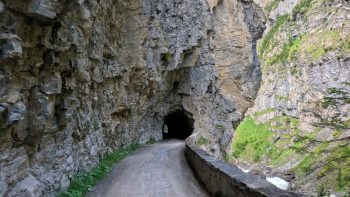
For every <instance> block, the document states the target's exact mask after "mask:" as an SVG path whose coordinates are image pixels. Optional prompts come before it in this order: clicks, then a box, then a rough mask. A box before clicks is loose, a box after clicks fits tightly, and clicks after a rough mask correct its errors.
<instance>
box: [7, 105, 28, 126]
mask: <svg viewBox="0 0 350 197" xmlns="http://www.w3.org/2000/svg"><path fill="white" fill-rule="evenodd" d="M26 111H27V109H26V106H25V105H24V104H23V103H21V102H20V103H16V104H15V105H13V106H12V107H11V108H10V110H9V117H8V122H9V123H10V124H13V123H16V122H17V121H21V120H23V119H24V116H25V113H26Z"/></svg>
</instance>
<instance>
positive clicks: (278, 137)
mask: <svg viewBox="0 0 350 197" xmlns="http://www.w3.org/2000/svg"><path fill="white" fill-rule="evenodd" d="M259 3H260V4H261V5H263V6H265V12H266V14H267V15H268V21H269V22H268V25H267V26H268V27H267V30H266V33H265V35H264V37H263V39H262V40H261V42H260V43H259V52H258V53H259V55H260V57H261V60H262V61H261V62H262V71H263V77H262V78H263V80H262V81H263V82H262V86H261V88H260V90H259V93H258V97H257V99H256V101H255V105H254V107H253V108H251V109H250V110H249V113H247V114H248V116H247V119H246V120H247V121H244V124H242V125H241V126H240V128H241V131H242V133H244V132H245V128H249V129H250V131H252V130H253V129H254V128H257V130H260V131H265V133H264V134H263V135H268V136H269V137H266V138H265V139H263V140H262V143H260V144H264V143H268V144H269V145H268V146H259V145H257V146H256V147H252V145H247V146H246V147H245V148H242V146H241V148H239V144H241V145H242V144H245V142H247V140H245V139H244V138H242V137H239V136H240V135H239V134H238V133H237V136H236V137H237V140H234V141H235V142H234V143H233V145H234V147H235V148H236V152H234V151H233V155H235V156H236V157H237V158H234V159H233V161H235V162H236V163H240V164H241V165H245V166H246V167H249V168H251V169H257V171H261V169H262V171H264V172H265V173H266V174H270V176H275V175H277V176H280V177H282V178H285V179H286V180H288V181H290V182H292V184H291V186H292V188H293V189H295V190H298V191H303V192H305V193H312V192H314V193H315V194H314V195H317V196H319V195H321V194H320V192H321V193H322V191H324V192H326V191H328V190H329V191H330V192H331V193H336V192H344V191H349V190H348V187H349V183H350V178H349V177H350V168H349V166H350V159H349V158H350V152H349V150H350V145H349V138H350V34H349V32H350V23H349V21H350V20H349V19H350V14H349V13H350V12H349V10H350V4H349V1H345V0H335V1H321V0H299V1H294V0H268V1H266V0H260V1H259ZM252 121H254V123H253V124H251V123H252ZM266 128H267V130H268V131H266ZM253 135H254V134H253ZM246 144H253V143H246ZM250 148H252V149H253V151H252V149H250ZM239 149H240V150H243V149H244V150H243V151H242V152H240V150H239ZM258 149H260V150H258ZM246 151H249V152H250V153H252V152H253V153H256V154H255V155H254V154H250V155H251V156H250V157H245V158H244V156H243V155H244V154H245V153H246ZM254 157H255V158H256V159H254ZM339 195H341V194H339ZM344 195H345V194H344Z"/></svg>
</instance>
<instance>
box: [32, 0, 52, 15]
mask: <svg viewBox="0 0 350 197" xmlns="http://www.w3.org/2000/svg"><path fill="white" fill-rule="evenodd" d="M54 2H55V1H49V0H32V1H31V2H30V3H29V5H28V8H27V10H28V13H29V14H33V15H37V16H40V17H44V18H49V19H54V18H56V12H55V11H56V9H55V8H54V6H53V4H54Z"/></svg>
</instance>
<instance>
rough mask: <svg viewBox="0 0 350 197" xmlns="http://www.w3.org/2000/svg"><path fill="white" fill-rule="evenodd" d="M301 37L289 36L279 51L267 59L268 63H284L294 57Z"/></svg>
mask: <svg viewBox="0 0 350 197" xmlns="http://www.w3.org/2000/svg"><path fill="white" fill-rule="evenodd" d="M300 43H301V38H300V37H298V38H290V39H289V42H288V43H287V44H285V45H284V46H283V48H282V51H281V53H279V54H276V55H274V56H273V57H272V58H271V59H268V60H267V64H268V65H272V64H277V63H285V62H286V61H287V60H291V59H295V58H296V53H297V51H298V50H299V48H300Z"/></svg>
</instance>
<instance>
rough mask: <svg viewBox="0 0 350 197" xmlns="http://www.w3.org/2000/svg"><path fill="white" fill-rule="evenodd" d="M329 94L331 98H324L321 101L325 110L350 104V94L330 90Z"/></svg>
mask: <svg viewBox="0 0 350 197" xmlns="http://www.w3.org/2000/svg"><path fill="white" fill-rule="evenodd" d="M327 93H328V95H329V96H326V97H324V98H323V99H322V101H321V104H322V107H323V108H328V107H330V106H336V105H337V104H345V103H346V104H349V103H350V93H349V92H347V91H345V90H343V89H338V88H329V89H328V91H327Z"/></svg>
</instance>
